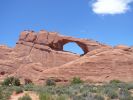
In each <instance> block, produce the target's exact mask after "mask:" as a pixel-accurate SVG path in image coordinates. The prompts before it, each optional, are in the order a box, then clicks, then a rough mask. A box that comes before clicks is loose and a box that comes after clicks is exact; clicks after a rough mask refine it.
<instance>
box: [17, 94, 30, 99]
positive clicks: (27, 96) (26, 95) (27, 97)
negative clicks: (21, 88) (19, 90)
mask: <svg viewBox="0 0 133 100" xmlns="http://www.w3.org/2000/svg"><path fill="white" fill-rule="evenodd" d="M18 100H32V99H31V97H30V96H29V95H28V94H25V95H24V96H23V97H20V98H18Z"/></svg>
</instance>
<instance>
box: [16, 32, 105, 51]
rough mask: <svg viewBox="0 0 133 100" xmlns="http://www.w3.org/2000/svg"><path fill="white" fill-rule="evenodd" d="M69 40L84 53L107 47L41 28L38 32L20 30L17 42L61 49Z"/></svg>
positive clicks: (42, 47) (40, 47) (39, 47)
mask: <svg viewBox="0 0 133 100" xmlns="http://www.w3.org/2000/svg"><path fill="white" fill-rule="evenodd" d="M27 42H28V43H27ZM69 42H75V43H76V44H77V45H78V46H79V47H80V48H81V49H82V50H83V51H84V54H86V53H87V52H89V51H92V50H94V49H97V48H101V47H107V45H104V44H100V43H99V42H96V41H93V40H89V39H79V38H73V37H68V36H63V35H59V34H58V33H56V32H47V31H45V30H41V31H40V32H38V33H36V32H34V31H24V32H22V33H21V35H20V38H19V41H18V44H27V45H30V46H33V47H35V48H38V49H41V50H43V49H48V48H49V49H51V50H57V51H63V46H64V45H65V44H66V43H69Z"/></svg>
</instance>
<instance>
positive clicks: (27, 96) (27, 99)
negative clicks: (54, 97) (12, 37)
mask: <svg viewBox="0 0 133 100" xmlns="http://www.w3.org/2000/svg"><path fill="white" fill-rule="evenodd" d="M18 100H32V99H31V97H30V96H29V95H28V94H25V95H24V96H23V97H20V98H19V99H18ZM43 100H44V99H43ZM47 100H49V99H47Z"/></svg>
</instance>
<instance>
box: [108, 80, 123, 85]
mask: <svg viewBox="0 0 133 100" xmlns="http://www.w3.org/2000/svg"><path fill="white" fill-rule="evenodd" d="M109 83H110V84H118V83H122V82H121V81H120V80H111V81H110V82H109Z"/></svg>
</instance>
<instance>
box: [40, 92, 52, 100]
mask: <svg viewBox="0 0 133 100" xmlns="http://www.w3.org/2000/svg"><path fill="white" fill-rule="evenodd" d="M39 100H53V99H52V95H51V94H49V93H40V94H39Z"/></svg>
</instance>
